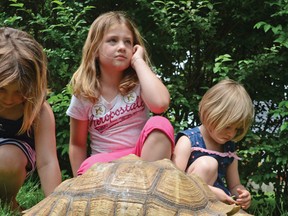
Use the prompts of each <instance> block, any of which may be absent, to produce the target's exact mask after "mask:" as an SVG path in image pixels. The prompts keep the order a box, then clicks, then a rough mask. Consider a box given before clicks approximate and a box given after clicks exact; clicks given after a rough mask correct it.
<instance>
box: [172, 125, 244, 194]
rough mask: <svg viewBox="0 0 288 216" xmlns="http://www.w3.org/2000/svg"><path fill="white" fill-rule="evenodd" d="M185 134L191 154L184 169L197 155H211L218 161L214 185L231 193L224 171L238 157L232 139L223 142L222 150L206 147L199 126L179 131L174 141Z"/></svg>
mask: <svg viewBox="0 0 288 216" xmlns="http://www.w3.org/2000/svg"><path fill="white" fill-rule="evenodd" d="M183 135H185V136H187V137H188V138H189V139H190V142H191V155H190V158H189V160H188V164H187V167H186V169H187V168H188V167H189V166H190V165H191V164H192V163H193V162H194V161H195V160H196V159H197V158H199V157H201V156H211V157H213V158H215V159H216V160H217V161H218V177H217V180H216V182H215V183H214V187H217V188H220V189H222V190H223V191H224V192H225V193H226V194H228V195H229V196H230V195H231V193H230V191H229V190H228V188H227V186H225V185H226V180H225V176H226V171H227V167H228V166H229V165H230V164H231V163H232V162H233V160H234V159H237V160H239V159H240V158H239V157H238V156H237V155H236V153H235V151H236V146H235V143H234V142H232V141H229V142H226V143H225V144H224V146H223V147H224V148H223V149H224V150H223V152H217V151H212V150H208V149H206V145H205V142H204V139H203V137H202V134H201V132H200V129H199V127H195V128H192V129H187V130H184V131H181V132H179V133H178V134H177V136H176V140H175V143H177V141H178V139H179V138H180V137H181V136H183Z"/></svg>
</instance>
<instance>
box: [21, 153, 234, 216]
mask: <svg viewBox="0 0 288 216" xmlns="http://www.w3.org/2000/svg"><path fill="white" fill-rule="evenodd" d="M238 210H239V207H238V206H235V205H226V204H224V203H222V202H220V201H218V200H217V198H216V196H215V195H214V193H213V192H212V191H211V190H210V189H209V187H208V186H207V184H205V183H204V182H203V181H202V180H201V179H200V178H198V177H197V176H187V175H186V174H185V173H184V172H182V171H180V170H179V169H177V168H176V167H175V166H174V164H173V163H172V162H171V161H170V160H167V159H164V160H159V161H155V162H147V161H143V160H141V159H140V158H139V157H137V156H135V155H129V156H126V157H123V158H121V159H118V160H115V161H112V162H110V163H97V164H95V165H94V166H92V167H91V168H90V169H89V170H88V171H87V172H86V173H84V174H83V175H82V176H78V177H75V178H72V179H68V180H66V181H64V182H62V183H61V184H60V185H59V186H58V187H57V188H56V189H55V191H54V192H53V193H52V194H51V195H49V196H48V197H46V198H45V199H43V200H42V201H41V202H39V203H38V204H37V205H35V206H34V207H32V208H31V209H28V210H26V211H24V214H25V215H26V216H32V215H41V216H46V215H47V216H48V215H49V216H52V215H57V216H62V215H63V216H64V215H100V216H101V215H103V216H104V215H105V216H116V215H117V216H122V215H123V216H124V215H125V216H130V215H131V216H136V215H138V216H142V215H143V216H144V215H145V216H155V215H157V216H161V215H163V216H170V215H171V216H176V215H177V216H188V215H189V216H190V215H201V216H204V215H218V216H221V215H231V214H232V213H234V212H237V211H238Z"/></svg>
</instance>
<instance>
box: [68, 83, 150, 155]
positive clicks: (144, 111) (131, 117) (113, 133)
mask: <svg viewBox="0 0 288 216" xmlns="http://www.w3.org/2000/svg"><path fill="white" fill-rule="evenodd" d="M66 113H67V115H68V116H70V117H72V118H75V119H78V120H84V121H85V120H88V121H89V129H88V130H89V133H90V140H91V143H90V146H91V150H92V155H93V154H96V153H100V152H112V151H115V150H122V149H126V148H131V147H134V146H135V145H136V142H137V140H138V137H139V135H140V133H141V131H142V129H143V127H144V125H145V123H146V121H147V119H148V117H149V110H148V108H147V107H146V106H145V103H144V101H143V100H142V98H141V96H140V85H137V86H136V87H135V88H134V89H133V90H132V91H131V92H130V93H129V94H127V95H125V96H122V95H121V94H118V95H117V96H116V97H115V98H114V99H113V100H112V101H111V102H107V101H106V100H105V99H104V98H103V97H101V96H100V98H99V101H98V102H97V103H96V104H93V103H91V102H90V101H89V100H86V99H85V100H83V99H79V98H77V97H75V96H74V95H73V96H72V99H71V103H70V106H69V108H68V110H67V112H66Z"/></svg>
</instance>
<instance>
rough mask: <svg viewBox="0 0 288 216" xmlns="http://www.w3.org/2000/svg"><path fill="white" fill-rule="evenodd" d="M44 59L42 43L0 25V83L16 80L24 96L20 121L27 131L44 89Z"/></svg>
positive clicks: (43, 98)
mask: <svg viewBox="0 0 288 216" xmlns="http://www.w3.org/2000/svg"><path fill="white" fill-rule="evenodd" d="M46 70H47V59H46V55H45V53H44V52H43V48H42V46H41V45H40V44H39V43H38V42H37V41H36V40H35V39H34V38H33V37H32V36H31V35H29V34H28V33H26V32H24V31H21V30H17V29H13V28H9V27H2V28H0V87H4V86H6V85H8V84H11V83H14V82H15V83H17V84H18V85H19V90H20V91H21V94H22V96H23V98H24V111H23V123H22V126H21V128H20V130H19V131H18V134H22V133H24V132H26V131H28V132H30V129H31V126H32V125H33V124H34V123H35V122H36V121H35V120H36V119H37V116H38V114H39V112H40V109H41V107H42V104H43V102H44V100H45V98H46V93H47V80H46Z"/></svg>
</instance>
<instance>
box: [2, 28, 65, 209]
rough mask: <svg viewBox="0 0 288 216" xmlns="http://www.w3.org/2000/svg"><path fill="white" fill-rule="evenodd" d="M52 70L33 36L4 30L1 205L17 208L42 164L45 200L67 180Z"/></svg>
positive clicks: (41, 174) (39, 171) (40, 169)
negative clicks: (50, 85) (51, 96)
mask: <svg viewBox="0 0 288 216" xmlns="http://www.w3.org/2000/svg"><path fill="white" fill-rule="evenodd" d="M46 70H47V62H46V55H45V54H44V52H43V48H42V46H41V45H40V44H39V43H37V42H36V41H35V39H34V38H32V36H30V35H28V34H27V33H26V32H23V31H20V30H16V29H13V28H8V27H2V28H0V201H1V203H3V202H4V203H8V204H10V206H11V208H12V209H13V210H16V209H17V208H20V207H19V206H18V203H17V201H16V196H17V193H18V191H19V189H20V188H21V186H22V185H23V183H24V181H25V179H26V177H27V176H29V174H31V172H32V171H34V169H35V168H36V166H37V171H38V174H39V176H40V181H41V186H42V188H43V191H44V194H45V196H47V195H49V194H50V193H51V192H52V191H53V190H54V189H55V187H56V186H57V185H58V184H60V182H61V172H60V168H59V164H58V159H57V152H56V137H55V120H54V115H53V112H52V109H51V107H50V106H49V104H48V103H47V102H46V94H47V80H46V79H47V78H46ZM36 159H37V161H36ZM35 162H36V164H35Z"/></svg>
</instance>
